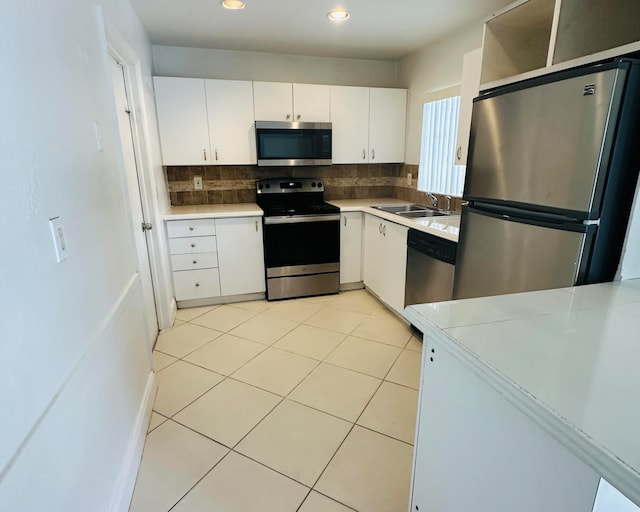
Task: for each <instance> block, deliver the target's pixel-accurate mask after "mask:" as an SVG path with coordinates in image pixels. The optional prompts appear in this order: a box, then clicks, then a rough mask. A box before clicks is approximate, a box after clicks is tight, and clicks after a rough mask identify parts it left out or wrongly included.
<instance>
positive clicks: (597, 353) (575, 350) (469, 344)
mask: <svg viewBox="0 0 640 512" xmlns="http://www.w3.org/2000/svg"><path fill="white" fill-rule="evenodd" d="M405 316H406V318H407V319H409V320H410V321H411V323H413V324H414V325H415V326H416V327H418V328H419V329H420V330H422V332H423V333H424V334H425V336H432V337H433V338H434V339H436V338H437V339H439V340H440V341H441V342H443V343H445V344H446V346H447V347H450V348H451V350H452V352H453V353H457V354H458V355H460V356H461V358H462V359H464V360H465V361H466V362H467V363H468V364H469V365H471V366H472V367H475V368H476V370H477V371H478V372H479V373H480V374H481V375H483V376H484V378H485V379H487V380H489V381H492V382H493V383H494V384H496V385H497V386H498V388H499V389H500V390H501V391H502V392H503V393H504V394H505V396H508V397H511V401H512V403H514V404H515V405H516V407H519V408H520V409H521V410H522V411H523V412H525V414H528V415H529V416H530V417H532V418H534V419H535V420H536V421H538V422H539V424H541V425H542V426H543V427H544V428H546V429H547V430H548V431H550V432H551V433H552V435H555V436H556V437H558V438H559V439H561V441H563V442H564V443H565V444H566V445H567V446H568V447H569V449H571V450H572V451H574V452H575V453H576V454H577V455H578V456H579V457H581V458H582V459H583V460H585V462H586V463H587V464H590V465H591V466H592V467H593V468H594V469H595V470H596V471H598V472H599V473H600V474H601V475H602V476H603V477H604V478H605V479H607V480H608V481H609V482H610V483H611V484H613V485H614V486H615V487H617V488H618V489H619V490H620V491H621V492H622V493H623V494H625V495H627V497H628V498H629V499H631V500H632V501H634V502H635V503H636V504H639V505H640V280H630V281H622V282H617V283H605V284H597V285H588V286H580V287H575V288H562V289H557V290H544V291H539V292H528V293H520V294H513V295H502V296H495V297H484V298H476V299H467V300H457V301H450V302H441V303H433V304H421V305H416V306H410V307H408V308H407V309H405Z"/></svg>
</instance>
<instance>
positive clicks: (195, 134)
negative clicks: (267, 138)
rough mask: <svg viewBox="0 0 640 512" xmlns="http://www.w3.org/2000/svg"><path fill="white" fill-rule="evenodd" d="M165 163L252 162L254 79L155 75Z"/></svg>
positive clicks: (154, 80)
mask: <svg viewBox="0 0 640 512" xmlns="http://www.w3.org/2000/svg"><path fill="white" fill-rule="evenodd" d="M153 82H154V87H155V94H156V105H157V108H158V125H159V129H160V140H161V146H162V163H163V164H164V165H209V164H236V165H240V164H247V165H249V164H255V163H256V147H255V145H256V142H255V124H254V119H253V93H252V83H251V82H246V81H237V80H204V79H202V78H174V77H162V76H156V77H154V79H153Z"/></svg>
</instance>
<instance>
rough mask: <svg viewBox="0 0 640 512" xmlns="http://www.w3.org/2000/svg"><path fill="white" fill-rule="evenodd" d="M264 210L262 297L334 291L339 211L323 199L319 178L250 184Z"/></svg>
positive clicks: (337, 274)
mask: <svg viewBox="0 0 640 512" xmlns="http://www.w3.org/2000/svg"><path fill="white" fill-rule="evenodd" d="M256 192H257V202H258V205H259V206H260V207H261V208H262V209H263V210H264V217H263V236H264V259H265V274H266V275H265V278H266V288H267V299H268V300H275V299H284V298H292V297H304V296H309V295H321V294H328V293H338V291H339V289H340V213H339V212H340V209H339V208H337V207H336V206H333V205H330V204H328V203H325V202H324V200H323V194H324V184H323V182H322V180H318V179H307V178H302V179H300V178H282V179H268V180H260V181H258V182H256Z"/></svg>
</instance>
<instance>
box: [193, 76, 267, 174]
mask: <svg viewBox="0 0 640 512" xmlns="http://www.w3.org/2000/svg"><path fill="white" fill-rule="evenodd" d="M205 87H206V92H207V115H208V119H209V136H210V141H211V151H212V155H211V156H212V158H213V163H216V164H234V165H246V164H248V165H250V164H255V163H256V132H255V122H254V116H253V83H252V82H247V81H241V80H206V81H205Z"/></svg>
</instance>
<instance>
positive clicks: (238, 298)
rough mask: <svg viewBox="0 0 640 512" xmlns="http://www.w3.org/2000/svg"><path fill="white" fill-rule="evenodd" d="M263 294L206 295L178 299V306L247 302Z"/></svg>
mask: <svg viewBox="0 0 640 512" xmlns="http://www.w3.org/2000/svg"><path fill="white" fill-rule="evenodd" d="M264 298H265V294H264V292H261V293H245V294H242V295H223V296H220V297H207V298H205V299H190V300H179V301H178V303H177V304H178V308H179V309H184V308H199V307H202V306H217V305H219V304H233V303H234V302H247V301H252V300H264Z"/></svg>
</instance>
